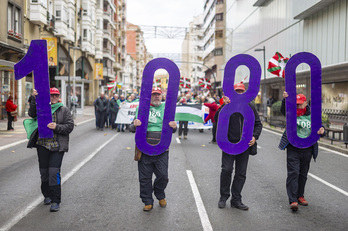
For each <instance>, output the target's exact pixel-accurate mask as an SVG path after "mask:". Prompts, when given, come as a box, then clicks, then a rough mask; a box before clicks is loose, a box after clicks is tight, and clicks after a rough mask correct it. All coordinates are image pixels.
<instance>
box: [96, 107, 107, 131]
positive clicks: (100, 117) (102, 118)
mask: <svg viewBox="0 0 348 231" xmlns="http://www.w3.org/2000/svg"><path fill="white" fill-rule="evenodd" d="M97 113H98V116H97V117H98V121H99V128H104V123H105V113H106V112H105V111H98V112H97Z"/></svg>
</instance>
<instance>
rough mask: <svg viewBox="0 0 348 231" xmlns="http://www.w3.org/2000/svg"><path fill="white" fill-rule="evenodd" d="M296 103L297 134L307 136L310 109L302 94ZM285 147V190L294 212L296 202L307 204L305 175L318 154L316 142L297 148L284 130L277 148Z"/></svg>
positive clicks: (308, 132)
mask: <svg viewBox="0 0 348 231" xmlns="http://www.w3.org/2000/svg"><path fill="white" fill-rule="evenodd" d="M288 96H289V95H288V93H287V92H286V91H284V92H283V100H282V106H281V108H280V111H281V112H282V114H283V115H284V116H285V115H286V110H285V99H286V98H287V97H288ZM296 105H297V112H296V114H297V123H296V124H297V135H298V137H300V138H306V137H308V136H309V135H310V134H311V132H312V130H311V127H312V126H311V111H310V107H309V106H308V105H307V98H306V96H305V95H303V94H298V95H297V96H296ZM324 132H325V129H324V127H323V126H322V127H321V128H320V129H319V130H318V131H317V134H320V135H321V136H324ZM285 148H286V163H287V172H288V176H287V178H286V192H287V194H288V197H289V204H290V209H291V210H292V211H294V212H296V211H297V210H298V204H300V205H303V206H307V205H308V201H307V200H306V199H305V198H304V191H305V186H306V182H307V175H308V171H309V166H310V162H311V160H312V156H313V159H314V160H316V158H317V156H318V150H319V148H318V142H316V143H315V144H314V145H312V146H310V147H308V148H297V147H295V146H293V145H292V144H291V143H290V142H289V140H288V138H287V134H286V131H284V133H283V136H282V138H281V140H280V143H279V149H281V150H284V149H285Z"/></svg>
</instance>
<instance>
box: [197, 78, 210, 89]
mask: <svg viewBox="0 0 348 231" xmlns="http://www.w3.org/2000/svg"><path fill="white" fill-rule="evenodd" d="M198 85H199V86H201V87H203V88H206V89H210V88H211V83H210V80H209V79H207V78H201V79H199V82H198Z"/></svg>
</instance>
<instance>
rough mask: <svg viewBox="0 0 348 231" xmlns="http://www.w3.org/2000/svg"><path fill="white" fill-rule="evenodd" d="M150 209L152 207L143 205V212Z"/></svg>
mask: <svg viewBox="0 0 348 231" xmlns="http://www.w3.org/2000/svg"><path fill="white" fill-rule="evenodd" d="M152 207H153V206H152V205H145V206H144V208H143V210H144V211H150V210H151V209H152Z"/></svg>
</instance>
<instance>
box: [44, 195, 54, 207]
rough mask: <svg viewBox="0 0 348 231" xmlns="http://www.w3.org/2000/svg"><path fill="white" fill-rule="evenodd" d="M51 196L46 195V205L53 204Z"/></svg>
mask: <svg viewBox="0 0 348 231" xmlns="http://www.w3.org/2000/svg"><path fill="white" fill-rule="evenodd" d="M51 202H52V201H51V198H49V197H45V199H44V201H43V203H44V205H50V204H51Z"/></svg>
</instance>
